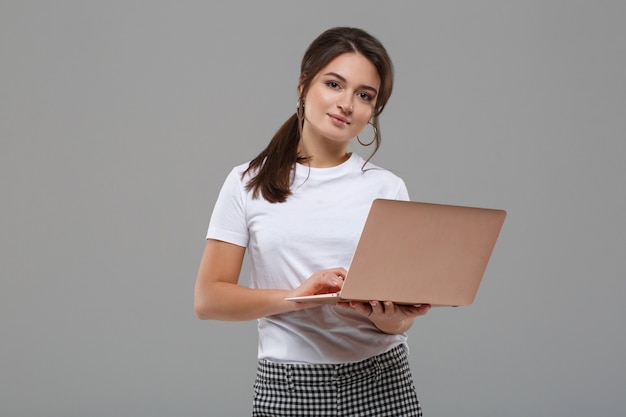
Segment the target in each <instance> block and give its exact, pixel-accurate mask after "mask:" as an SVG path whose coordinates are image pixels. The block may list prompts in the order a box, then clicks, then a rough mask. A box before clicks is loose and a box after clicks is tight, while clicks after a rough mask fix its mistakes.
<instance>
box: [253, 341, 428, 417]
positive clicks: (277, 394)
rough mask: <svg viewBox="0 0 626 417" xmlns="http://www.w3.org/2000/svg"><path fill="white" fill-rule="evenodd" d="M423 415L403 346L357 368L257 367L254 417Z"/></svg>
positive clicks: (271, 364)
mask: <svg viewBox="0 0 626 417" xmlns="http://www.w3.org/2000/svg"><path fill="white" fill-rule="evenodd" d="M421 415H422V411H421V408H420V404H419V401H418V400H417V395H416V393H415V386H414V385H413V378H412V376H411V371H410V369H409V362H408V355H407V351H406V348H405V347H404V346H403V345H400V346H396V347H395V348H393V349H391V350H390V351H388V352H386V353H383V354H380V355H377V356H374V357H372V358H369V359H366V360H364V361H361V362H356V363H344V364H311V365H307V364H284V363H274V362H269V361H266V360H260V361H259V365H258V369H257V377H256V381H255V384H254V403H253V412H252V416H253V417H268V416H282V417H287V416H342V417H347V416H355V417H356V416H358V417H365V416H377V417H385V416H388V417H391V416H393V417H398V416H402V417H404V416H406V417H411V416H421Z"/></svg>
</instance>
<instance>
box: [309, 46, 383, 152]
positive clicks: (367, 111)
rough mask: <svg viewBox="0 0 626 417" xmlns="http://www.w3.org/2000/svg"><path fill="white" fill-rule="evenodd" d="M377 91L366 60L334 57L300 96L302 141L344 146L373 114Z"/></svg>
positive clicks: (375, 76) (373, 72)
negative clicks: (302, 119)
mask: <svg viewBox="0 0 626 417" xmlns="http://www.w3.org/2000/svg"><path fill="white" fill-rule="evenodd" d="M379 89H380V77H379V76H378V72H377V71H376V67H374V65H373V64H372V63H371V62H370V61H369V60H368V59H367V58H365V57H364V56H363V55H361V54H358V53H345V54H342V55H339V56H337V57H336V58H334V59H333V60H332V61H330V62H329V63H328V65H326V66H325V67H324V68H322V69H321V70H320V71H319V73H318V74H316V75H315V77H314V78H313V80H312V81H311V84H310V87H309V90H308V92H307V94H306V97H304V104H305V107H304V120H305V122H304V128H303V132H302V137H303V139H304V140H307V141H311V140H316V141H331V142H335V143H336V144H344V145H345V146H347V145H348V143H349V141H350V139H352V138H354V137H356V136H357V135H358V134H359V133H360V132H361V130H363V128H364V127H365V125H366V124H367V123H368V122H369V121H370V119H371V117H372V115H373V114H374V110H375V104H376V95H377V93H378V90H379ZM300 93H301V91H300Z"/></svg>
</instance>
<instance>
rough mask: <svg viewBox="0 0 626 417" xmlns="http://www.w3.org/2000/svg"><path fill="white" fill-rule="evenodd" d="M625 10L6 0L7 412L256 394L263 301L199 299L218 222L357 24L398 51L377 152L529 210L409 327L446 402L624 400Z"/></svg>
mask: <svg viewBox="0 0 626 417" xmlns="http://www.w3.org/2000/svg"><path fill="white" fill-rule="evenodd" d="M625 17H626V6H625V3H624V2H623V1H613V2H611V1H550V0H547V1H516V2H512V1H495V0H494V1H462V0H458V1H442V0H433V1H416V2H387V3H383V2H379V1H358V2H357V1H353V2H323V1H317V2H308V3H305V2H291V1H283V2H249V3H247V4H246V3H238V2H229V3H228V5H219V4H217V2H215V3H214V2H202V1H176V2H174V1H164V0H159V1H151V2H148V1H145V2H139V1H106V2H105V1H100V2H95V1H78V0H72V1H57V2H52V1H50V2H48V1H39V2H36V1H23V0H11V1H8V0H2V1H1V2H0V139H1V142H0V187H1V188H0V191H1V199H2V204H1V210H2V212H1V217H0V256H1V265H0V267H1V269H0V273H1V281H0V285H1V287H0V331H1V334H0V337H1V342H0V360H1V361H2V362H1V368H0V381H1V385H0V415H2V416H55V417H56V416H59V417H61V416H64V417H66V416H113V415H115V416H171V415H176V416H201V415H210V416H222V415H224V416H230V415H232V416H235V415H238V416H242V415H247V414H249V411H250V404H251V393H252V388H251V385H252V380H253V376H254V368H255V362H256V360H255V353H256V329H255V323H252V322H250V323H222V322H202V321H200V320H197V319H196V318H195V316H194V314H193V309H192V295H193V285H194V281H195V275H196V271H197V267H198V263H199V260H200V254H201V251H202V249H203V246H204V233H205V230H206V226H207V224H208V220H209V215H210V211H211V207H212V205H213V203H214V201H215V198H216V193H217V192H218V190H219V187H220V186H221V183H222V181H223V179H224V177H225V176H226V174H227V172H228V171H229V170H230V168H231V167H232V166H233V165H235V164H239V163H242V162H244V161H246V160H248V159H249V158H251V157H252V156H254V155H255V154H256V153H257V152H258V151H259V150H260V149H261V148H262V147H263V146H264V145H265V144H266V143H267V140H268V138H269V137H270V135H271V134H272V133H273V132H274V131H275V130H276V128H277V127H278V126H279V125H280V124H281V123H282V122H283V121H284V120H285V119H286V118H287V117H288V116H289V115H290V114H291V113H292V112H293V111H294V107H295V101H296V83H297V79H298V68H299V62H300V59H301V56H302V53H303V52H304V49H305V48H306V47H307V46H308V43H309V42H310V41H311V40H312V39H313V38H314V37H315V36H317V35H318V34H319V33H320V32H321V31H323V30H324V29H326V28H328V27H331V26H336V25H353V26H359V27H362V28H365V29H366V30H368V31H370V32H371V33H373V34H374V35H376V36H377V37H379V38H380V39H381V40H382V41H383V43H384V44H385V45H386V46H387V48H388V50H389V52H390V54H391V55H392V58H393V59H394V62H395V65H396V69H397V79H396V85H395V87H396V88H395V91H394V95H393V96H392V98H391V101H390V103H389V105H388V107H387V109H386V110H385V113H384V114H383V116H382V117H381V123H382V133H383V140H384V143H383V147H382V149H381V151H380V153H379V154H378V155H377V156H376V157H375V159H374V160H375V162H377V163H378V164H380V165H382V166H385V167H386V168H388V169H390V170H393V171H394V172H397V173H398V174H399V175H401V176H402V177H404V179H405V180H406V182H407V185H408V187H409V192H410V193H411V196H412V198H413V199H414V200H422V201H433V202H445V203H452V204H463V205H480V206H490V207H497V208H504V209H506V210H508V213H509V216H508V219H507V222H506V223H505V227H504V229H503V231H502V234H501V236H500V240H499V242H498V245H497V247H496V250H495V251H494V255H493V258H492V262H491V264H490V265H489V268H488V270H487V274H486V275H485V279H484V281H483V285H482V287H481V290H480V292H479V294H478V297H477V299H476V302H475V304H474V305H473V306H471V307H467V308H459V309H438V310H435V311H432V312H431V313H430V314H429V315H428V316H426V317H424V318H422V319H419V320H418V321H417V322H416V324H415V326H414V328H413V329H412V330H411V332H410V342H411V363H412V367H413V371H414V374H415V382H416V385H417V388H418V391H419V395H420V398H421V401H422V403H423V407H424V409H425V411H426V415H428V416H451V415H458V414H463V415H469V416H522V415H534V416H572V415H574V416H582V415H598V416H623V415H626V399H625V398H624V387H625V386H626V382H625V378H626V361H624V359H623V354H624V352H625V351H626V335H625V332H624V326H623V323H622V321H623V318H624V317H625V316H626V307H625V306H624V303H623V299H624V295H625V293H626V291H625V290H626V284H625V283H624V278H625V276H626V261H625V255H626V237H625V236H626V219H625V213H626V197H625V193H624V179H625V178H626V168H625V162H626V161H625V159H626V145H625V140H624V139H625V138H624V132H625V130H626V129H625V128H626V124H625V122H624V120H625V117H624V116H625V109H626V91H625V90H626V87H625V85H626V84H625V82H624V75H625V74H626V50H625V42H624V39H626V29H625V26H624V21H625ZM355 150H358V148H355ZM242 279H243V280H244V281H245V279H246V278H245V276H244V277H242Z"/></svg>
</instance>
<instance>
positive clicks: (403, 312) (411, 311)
mask: <svg viewBox="0 0 626 417" xmlns="http://www.w3.org/2000/svg"><path fill="white" fill-rule="evenodd" d="M337 305H338V306H339V307H342V308H347V309H351V310H354V311H356V312H357V313H359V314H361V315H363V316H365V317H367V318H369V319H370V320H371V321H372V323H374V324H375V325H376V327H378V328H379V329H380V330H382V331H383V332H385V333H404V332H405V331H407V330H408V329H409V328H411V326H412V325H413V319H415V317H418V316H423V315H424V314H426V313H428V310H430V308H431V306H430V305H429V304H422V305H401V304H394V303H392V302H391V301H370V302H369V303H367V302H363V303H361V302H357V301H350V302H341V303H337Z"/></svg>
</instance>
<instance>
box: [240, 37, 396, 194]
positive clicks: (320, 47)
mask: <svg viewBox="0 0 626 417" xmlns="http://www.w3.org/2000/svg"><path fill="white" fill-rule="evenodd" d="M347 52H357V53H359V54H361V55H363V56H364V57H366V58H367V59H368V60H369V61H370V62H371V63H372V64H373V65H374V67H376V70H377V71H378V76H379V77H380V90H379V92H378V95H377V98H376V107H375V109H374V114H373V117H372V124H373V126H374V132H375V133H376V134H375V140H374V150H373V152H372V154H371V155H370V156H369V158H368V161H369V160H370V159H371V158H372V156H374V154H375V153H376V151H377V150H378V148H379V147H380V134H379V132H380V129H379V126H378V115H380V113H381V112H382V111H383V109H384V108H385V104H387V101H388V100H389V97H390V96H391V90H392V88H393V65H392V62H391V59H390V58H389V55H388V54H387V51H386V50H385V48H384V47H383V45H382V44H381V43H380V41H379V40H378V39H376V38H374V37H373V36H372V35H370V34H369V33H367V32H365V31H364V30H362V29H357V28H350V27H336V28H332V29H328V30H326V31H325V32H323V33H322V34H321V35H319V36H318V37H317V38H316V39H315V40H314V41H313V42H312V43H311V44H310V45H309V47H308V48H307V50H306V52H305V53H304V57H303V58H302V64H301V66H300V86H301V87H302V94H301V97H306V93H307V91H308V89H309V87H310V84H311V80H312V79H313V78H314V77H315V75H316V74H317V73H318V72H319V71H320V70H321V69H322V68H324V67H325V66H326V65H327V64H328V63H329V62H330V61H332V60H333V59H334V58H336V57H337V56H339V55H341V54H344V53H347ZM298 103H299V105H298V108H297V111H296V113H295V114H294V115H292V116H291V117H290V118H289V119H287V121H286V122H285V123H283V125H282V126H281V127H280V128H279V129H278V131H277V132H276V133H275V134H274V137H273V138H272V140H271V141H270V143H269V144H268V145H267V147H266V148H265V149H263V151H261V153H260V154H259V155H257V157H256V158H254V159H253V160H252V161H251V162H250V165H249V166H248V168H247V169H246V171H245V172H244V173H243V175H242V177H243V176H245V175H246V174H247V173H248V172H252V173H253V174H254V176H253V177H252V178H251V179H250V181H248V183H247V184H246V189H247V190H248V191H252V197H253V198H258V197H259V193H260V194H261V195H262V196H263V198H265V199H266V200H267V201H269V202H271V203H282V202H284V201H286V200H287V197H288V196H289V195H290V194H291V190H290V186H291V183H292V180H293V168H294V165H295V163H296V162H301V161H304V160H306V158H304V157H302V156H301V155H298V143H299V142H300V137H301V133H302V126H303V124H304V106H303V105H302V104H300V100H299V101H298Z"/></svg>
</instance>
